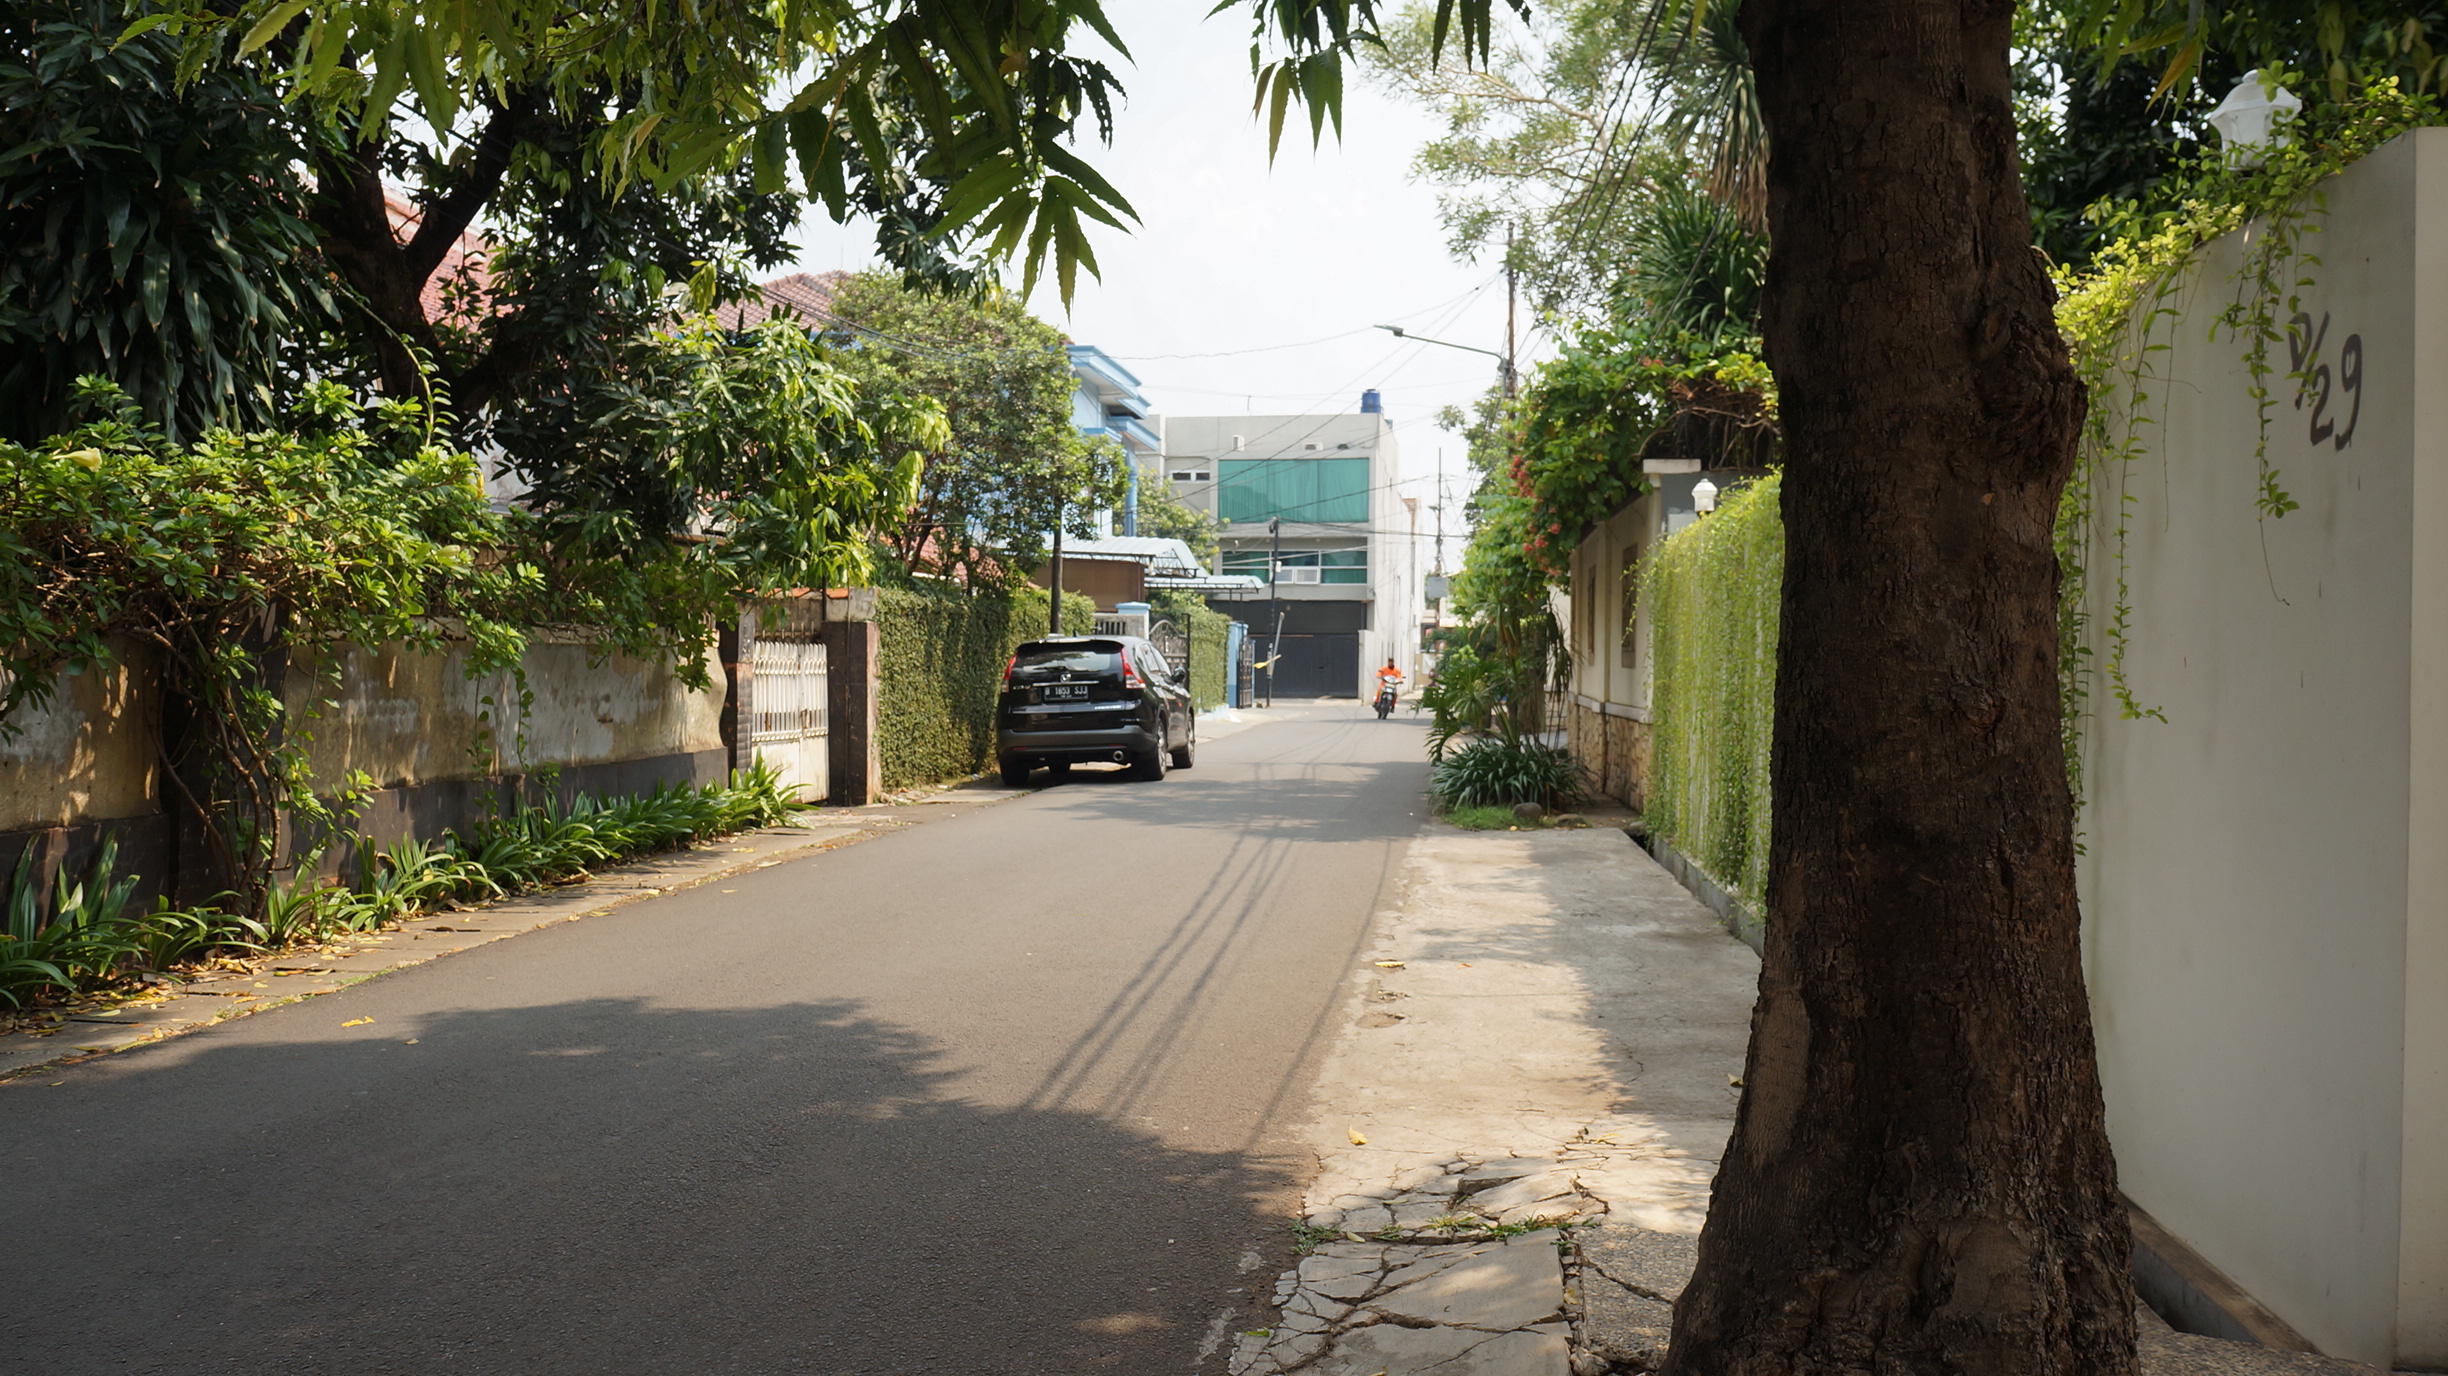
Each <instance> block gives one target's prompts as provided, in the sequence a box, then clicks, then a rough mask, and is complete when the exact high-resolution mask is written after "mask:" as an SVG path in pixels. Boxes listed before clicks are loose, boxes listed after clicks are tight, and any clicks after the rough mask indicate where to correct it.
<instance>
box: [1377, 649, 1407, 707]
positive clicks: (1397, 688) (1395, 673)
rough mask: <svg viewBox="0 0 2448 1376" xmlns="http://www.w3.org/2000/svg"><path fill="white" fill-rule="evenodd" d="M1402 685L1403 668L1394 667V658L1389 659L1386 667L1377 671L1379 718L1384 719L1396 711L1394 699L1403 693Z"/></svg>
mask: <svg viewBox="0 0 2448 1376" xmlns="http://www.w3.org/2000/svg"><path fill="white" fill-rule="evenodd" d="M1402 685H1403V674H1402V670H1400V669H1397V668H1395V667H1394V661H1393V660H1390V659H1389V660H1387V661H1386V662H1385V667H1384V668H1382V669H1380V670H1378V671H1377V718H1378V720H1380V721H1383V720H1384V719H1385V718H1386V717H1387V716H1389V715H1390V714H1392V712H1393V711H1394V700H1395V698H1396V697H1398V696H1399V695H1400V694H1401V692H1402Z"/></svg>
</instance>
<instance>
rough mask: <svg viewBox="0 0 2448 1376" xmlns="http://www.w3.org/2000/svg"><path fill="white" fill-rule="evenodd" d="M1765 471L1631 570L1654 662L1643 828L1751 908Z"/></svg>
mask: <svg viewBox="0 0 2448 1376" xmlns="http://www.w3.org/2000/svg"><path fill="white" fill-rule="evenodd" d="M1777 490H1778V479H1777V477H1776V476H1775V475H1770V476H1769V477H1767V478H1764V479H1762V480H1760V481H1759V482H1756V483H1753V484H1751V485H1750V486H1748V487H1745V488H1742V489H1740V490H1739V491H1737V492H1734V493H1731V494H1729V495H1728V496H1727V497H1726V498H1725V499H1724V500H1723V501H1721V502H1720V503H1719V504H1718V507H1717V512H1716V514H1715V515H1712V516H1708V517H1705V518H1703V519H1701V520H1699V521H1696V522H1694V523H1692V524H1691V525H1688V526H1686V527H1684V528H1683V529H1682V530H1680V531H1677V532H1676V533H1675V534H1674V536H1673V537H1672V538H1671V539H1668V540H1666V541H1664V542H1663V543H1661V544H1660V545H1658V547H1657V549H1656V551H1655V552H1654V553H1653V554H1651V555H1650V556H1649V558H1648V559H1647V560H1646V561H1645V563H1644V565H1643V567H1642V569H1641V575H1640V576H1641V592H1640V597H1641V603H1642V605H1643V606H1645V607H1646V608H1647V609H1648V611H1649V617H1650V625H1651V627H1652V628H1653V639H1652V640H1651V642H1650V644H1651V651H1652V654H1653V656H1654V659H1653V663H1654V664H1655V665H1656V666H1657V677H1656V688H1655V690H1654V692H1653V695H1652V697H1651V699H1650V713H1651V720H1652V722H1653V723H1654V727H1653V729H1654V731H1655V733H1656V734H1655V735H1654V737H1653V738H1652V753H1651V755H1650V762H1649V791H1648V806H1647V807H1646V808H1645V809H1644V816H1645V818H1646V820H1647V822H1648V824H1649V827H1650V829H1651V830H1652V831H1654V832H1656V833H1657V834H1658V835H1660V836H1663V837H1665V838H1666V839H1667V840H1668V841H1669V842H1672V843H1673V845H1674V848H1675V849H1676V850H1679V851H1681V852H1683V854H1684V855H1685V856H1686V857H1687V858H1689V859H1690V860H1691V861H1692V862H1693V863H1695V864H1697V865H1699V866H1700V868H1701V869H1703V870H1706V871H1707V872H1708V874H1709V877H1710V878H1712V879H1714V880H1716V881H1717V882H1718V884H1719V885H1721V886H1723V887H1724V888H1725V889H1726V891H1727V892H1729V893H1732V894H1734V895H1736V896H1738V897H1740V898H1741V899H1742V900H1743V902H1744V904H1745V905H1746V906H1748V907H1750V908H1751V910H1752V911H1753V912H1756V913H1759V914H1760V915H1761V916H1763V917H1765V916H1767V913H1766V912H1765V909H1764V906H1763V905H1764V903H1765V890H1766V888H1767V882H1768V732H1769V724H1770V722H1771V720H1772V719H1773V713H1774V704H1775V690H1776V646H1777V611H1778V605H1777V599H1778V596H1779V593H1780V590H1781V589H1782V587H1783V584H1784V579H1785V527H1784V524H1783V521H1782V519H1781V518H1780V516H1779V514H1778V506H1777Z"/></svg>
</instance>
